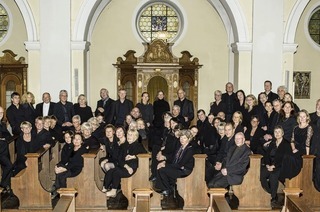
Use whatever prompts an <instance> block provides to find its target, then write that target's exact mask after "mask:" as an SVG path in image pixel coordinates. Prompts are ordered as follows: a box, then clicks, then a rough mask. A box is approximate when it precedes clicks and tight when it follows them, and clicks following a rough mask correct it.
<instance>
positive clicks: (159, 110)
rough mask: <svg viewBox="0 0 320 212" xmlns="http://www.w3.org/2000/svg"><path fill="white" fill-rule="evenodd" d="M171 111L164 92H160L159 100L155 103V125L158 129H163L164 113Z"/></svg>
mask: <svg viewBox="0 0 320 212" xmlns="http://www.w3.org/2000/svg"><path fill="white" fill-rule="evenodd" d="M168 111H170V106H169V103H168V102H167V101H166V100H165V99H164V93H163V91H158V95H157V99H156V100H155V101H154V102H153V112H154V119H153V125H154V127H156V128H162V127H163V117H162V115H163V113H164V112H168Z"/></svg>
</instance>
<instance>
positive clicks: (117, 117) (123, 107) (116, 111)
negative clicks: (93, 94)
mask: <svg viewBox="0 0 320 212" xmlns="http://www.w3.org/2000/svg"><path fill="white" fill-rule="evenodd" d="M118 95H119V99H118V100H117V101H115V102H113V103H112V112H111V114H112V124H113V125H115V126H123V123H124V120H125V118H126V115H128V114H130V112H131V110H132V108H133V102H132V101H130V100H129V99H126V96H127V91H126V90H125V89H123V88H122V89H120V90H119V92H118Z"/></svg>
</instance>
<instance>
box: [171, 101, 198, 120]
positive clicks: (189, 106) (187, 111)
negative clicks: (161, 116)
mask: <svg viewBox="0 0 320 212" xmlns="http://www.w3.org/2000/svg"><path fill="white" fill-rule="evenodd" d="M183 101H184V104H183V106H182V102H181V101H180V100H179V99H178V100H176V101H174V103H173V104H174V105H178V106H180V115H182V116H183V117H188V122H187V125H188V126H189V125H190V122H191V121H192V120H193V119H194V109H193V102H192V101H190V100H189V99H186V98H185V99H184V100H183Z"/></svg>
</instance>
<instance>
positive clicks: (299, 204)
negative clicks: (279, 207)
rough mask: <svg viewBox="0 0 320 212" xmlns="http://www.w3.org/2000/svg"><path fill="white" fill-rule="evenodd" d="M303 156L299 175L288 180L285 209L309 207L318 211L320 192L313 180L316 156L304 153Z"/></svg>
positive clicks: (304, 208)
mask: <svg viewBox="0 0 320 212" xmlns="http://www.w3.org/2000/svg"><path fill="white" fill-rule="evenodd" d="M302 158H303V166H302V169H301V171H300V173H299V175H298V176H296V177H294V178H292V179H291V180H288V179H287V180H286V183H285V189H284V193H285V196H286V198H285V205H284V210H289V211H291V210H290V208H291V209H292V208H298V209H299V208H302V209H303V210H307V208H309V209H310V210H312V211H313V210H316V211H318V210H319V208H320V192H319V191H317V190H316V189H315V187H314V185H313V181H312V178H313V162H314V158H315V156H314V155H304V156H302ZM299 196H301V197H299ZM298 209H297V211H298Z"/></svg>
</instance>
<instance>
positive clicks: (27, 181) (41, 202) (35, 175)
mask: <svg viewBox="0 0 320 212" xmlns="http://www.w3.org/2000/svg"><path fill="white" fill-rule="evenodd" d="M26 157H27V168H25V169H23V170H21V171H20V172H19V173H18V174H17V175H16V176H15V177H12V178H11V182H12V183H11V184H12V190H13V192H14V194H15V195H17V197H18V198H19V201H20V207H19V209H52V205H51V195H50V193H49V192H46V191H45V190H44V185H45V184H46V183H48V181H45V182H42V180H41V177H45V176H46V175H45V174H44V172H45V170H46V168H45V167H46V166H49V164H48V163H46V161H49V149H43V148H42V149H40V150H39V151H38V152H36V153H28V154H26ZM39 161H40V162H39ZM39 170H40V172H39ZM41 173H43V174H42V176H41ZM49 180H50V179H49ZM45 186H48V185H45Z"/></svg>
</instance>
